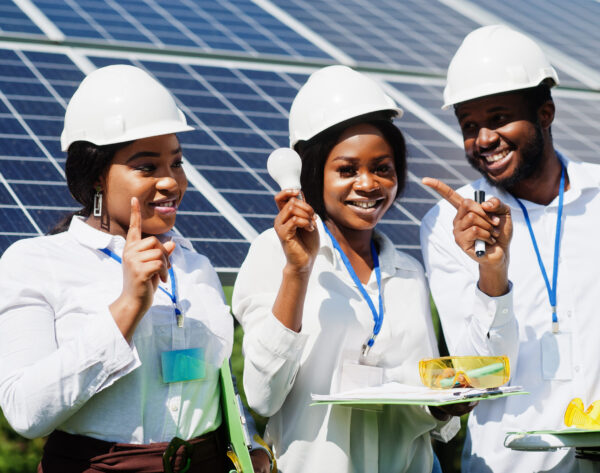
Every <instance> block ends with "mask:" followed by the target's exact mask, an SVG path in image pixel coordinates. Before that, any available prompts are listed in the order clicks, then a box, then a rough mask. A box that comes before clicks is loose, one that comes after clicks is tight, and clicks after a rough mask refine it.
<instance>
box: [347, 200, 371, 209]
mask: <svg viewBox="0 0 600 473" xmlns="http://www.w3.org/2000/svg"><path fill="white" fill-rule="evenodd" d="M350 204H351V205H355V206H356V207H360V208H361V209H371V208H373V207H375V205H377V201H376V200H369V201H368V202H365V201H362V200H361V201H354V202H350Z"/></svg>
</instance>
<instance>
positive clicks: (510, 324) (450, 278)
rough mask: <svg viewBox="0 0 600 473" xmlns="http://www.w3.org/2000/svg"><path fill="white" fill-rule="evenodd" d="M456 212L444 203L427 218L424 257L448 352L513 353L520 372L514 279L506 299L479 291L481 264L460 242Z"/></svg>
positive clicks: (513, 362) (510, 355)
mask: <svg viewBox="0 0 600 473" xmlns="http://www.w3.org/2000/svg"><path fill="white" fill-rule="evenodd" d="M446 205H447V207H448V208H446ZM452 212H453V209H452V208H451V207H450V205H449V204H446V203H445V202H441V203H439V204H438V205H436V206H435V207H434V208H433V209H431V210H430V211H429V212H428V213H427V215H426V216H425V217H424V218H423V221H422V222H421V251H422V252H423V261H424V263H425V268H426V272H427V276H428V279H429V286H430V290H431V293H432V296H433V299H434V302H435V305H436V307H437V310H438V313H439V316H440V320H441V322H442V329H443V331H444V336H445V339H446V344H447V346H448V350H449V352H450V354H451V355H507V356H508V358H509V360H510V364H511V371H512V372H515V370H516V362H517V354H518V349H519V330H518V324H517V319H516V318H515V314H514V308H513V300H512V298H513V291H512V283H510V289H509V292H508V293H507V294H505V295H503V296H500V297H489V296H487V295H486V294H484V293H483V292H481V291H480V290H479V288H478V286H477V282H478V280H479V269H478V267H477V263H476V262H475V261H473V260H472V259H471V258H469V257H468V256H467V255H466V254H465V253H464V252H463V251H462V250H461V249H460V248H459V247H458V245H457V244H456V242H455V241H454V235H453V233H452V226H451V221H452V218H453V217H454V214H453V213H452Z"/></svg>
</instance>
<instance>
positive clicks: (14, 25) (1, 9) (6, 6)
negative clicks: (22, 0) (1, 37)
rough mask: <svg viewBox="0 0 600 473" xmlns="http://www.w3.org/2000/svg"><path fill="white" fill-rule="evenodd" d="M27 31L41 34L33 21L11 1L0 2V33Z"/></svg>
mask: <svg viewBox="0 0 600 473" xmlns="http://www.w3.org/2000/svg"><path fill="white" fill-rule="evenodd" d="M9 32H10V33H29V34H34V35H43V32H42V30H40V29H39V28H38V27H37V26H36V25H35V23H33V22H32V21H31V20H30V19H29V17H28V16H27V15H26V14H25V13H23V12H22V11H21V9H20V8H19V7H18V6H17V5H16V4H15V3H13V2H11V1H8V0H3V1H2V2H0V33H9Z"/></svg>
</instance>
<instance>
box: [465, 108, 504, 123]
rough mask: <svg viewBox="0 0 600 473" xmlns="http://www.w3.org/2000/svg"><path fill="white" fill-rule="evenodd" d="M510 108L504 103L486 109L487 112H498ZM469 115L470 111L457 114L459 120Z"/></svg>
mask: <svg viewBox="0 0 600 473" xmlns="http://www.w3.org/2000/svg"><path fill="white" fill-rule="evenodd" d="M506 110H508V108H507V107H505V106H504V105H497V106H496V107H492V108H488V109H486V110H485V113H496V112H504V111H506ZM469 115H471V113H470V112H464V113H461V114H460V115H456V118H458V120H459V121H460V120H463V119H464V118H465V117H468V116H469Z"/></svg>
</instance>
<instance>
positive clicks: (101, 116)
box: [60, 64, 193, 151]
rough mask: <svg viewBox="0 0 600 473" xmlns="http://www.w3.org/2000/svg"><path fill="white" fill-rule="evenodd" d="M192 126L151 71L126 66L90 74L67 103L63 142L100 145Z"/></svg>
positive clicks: (99, 70) (162, 133) (61, 137)
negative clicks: (86, 142)
mask: <svg viewBox="0 0 600 473" xmlns="http://www.w3.org/2000/svg"><path fill="white" fill-rule="evenodd" d="M189 130H193V128H192V127H191V126H188V124H187V122H186V119H185V115H184V114H183V112H182V111H181V110H180V109H179V108H178V107H177V105H176V104H175V99H174V98H173V96H172V95H171V94H170V93H169V91H168V90H167V89H166V88H165V87H164V86H163V85H162V84H161V83H160V82H158V81H157V80H156V79H154V78H153V77H152V76H150V74H148V73H147V72H145V71H144V70H142V69H139V68H137V67H134V66H127V65H123V64H119V65H112V66H107V67H102V68H100V69H97V70H95V71H94V72H92V73H91V74H89V75H88V76H87V77H86V78H85V79H83V81H82V82H81V84H80V85H79V88H78V89H77V90H76V91H75V93H74V94H73V97H72V98H71V100H70V101H69V105H68V106H67V111H66V113H65V127H64V129H63V132H62V134H61V136H60V145H61V148H62V150H63V151H67V149H68V148H69V146H70V145H71V143H73V142H74V141H80V140H83V141H89V142H91V143H94V144H95V145H97V146H102V145H108V144H113V143H122V142H124V141H130V140H137V139H140V138H148V137H151V136H158V135H165V134H169V133H178V132H182V131H189Z"/></svg>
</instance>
